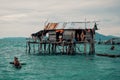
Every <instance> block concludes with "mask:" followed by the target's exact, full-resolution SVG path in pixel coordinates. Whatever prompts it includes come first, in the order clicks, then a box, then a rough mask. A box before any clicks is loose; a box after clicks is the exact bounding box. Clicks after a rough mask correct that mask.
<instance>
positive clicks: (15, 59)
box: [13, 57, 21, 66]
mask: <svg viewBox="0 0 120 80" xmlns="http://www.w3.org/2000/svg"><path fill="white" fill-rule="evenodd" d="M13 64H14V65H15V66H21V64H20V62H19V60H18V58H17V57H14V62H13Z"/></svg>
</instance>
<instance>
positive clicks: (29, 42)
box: [28, 42, 31, 53]
mask: <svg viewBox="0 0 120 80" xmlns="http://www.w3.org/2000/svg"><path fill="white" fill-rule="evenodd" d="M28 47H29V49H28V53H30V50H31V47H30V42H28Z"/></svg>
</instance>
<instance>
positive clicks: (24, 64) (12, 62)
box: [10, 62, 26, 65]
mask: <svg viewBox="0 0 120 80" xmlns="http://www.w3.org/2000/svg"><path fill="white" fill-rule="evenodd" d="M10 64H14V63H13V62H10ZM20 64H21V65H26V63H20Z"/></svg>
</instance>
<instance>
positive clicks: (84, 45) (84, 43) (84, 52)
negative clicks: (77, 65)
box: [84, 42, 86, 55]
mask: <svg viewBox="0 0 120 80" xmlns="http://www.w3.org/2000/svg"><path fill="white" fill-rule="evenodd" d="M84 54H85V55H86V42H85V43H84Z"/></svg>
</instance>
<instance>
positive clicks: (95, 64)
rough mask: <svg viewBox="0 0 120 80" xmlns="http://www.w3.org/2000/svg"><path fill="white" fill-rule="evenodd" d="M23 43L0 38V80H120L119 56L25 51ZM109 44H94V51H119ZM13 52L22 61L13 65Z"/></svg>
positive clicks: (110, 52) (117, 47)
mask: <svg viewBox="0 0 120 80" xmlns="http://www.w3.org/2000/svg"><path fill="white" fill-rule="evenodd" d="M25 46H26V45H25V39H11V38H7V39H0V80H120V58H109V57H100V56H96V55H95V56H89V55H87V56H85V55H74V56H72V55H36V54H34V53H33V54H27V53H26V52H25V50H26V48H25ZM110 47H111V45H96V53H103V54H104V53H109V54H120V45H115V50H113V51H111V50H110V49H109V48H110ZM14 56H17V57H18V58H19V60H20V62H22V63H26V65H23V66H22V68H21V69H16V68H14V67H13V65H11V64H9V62H12V61H13V58H14Z"/></svg>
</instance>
